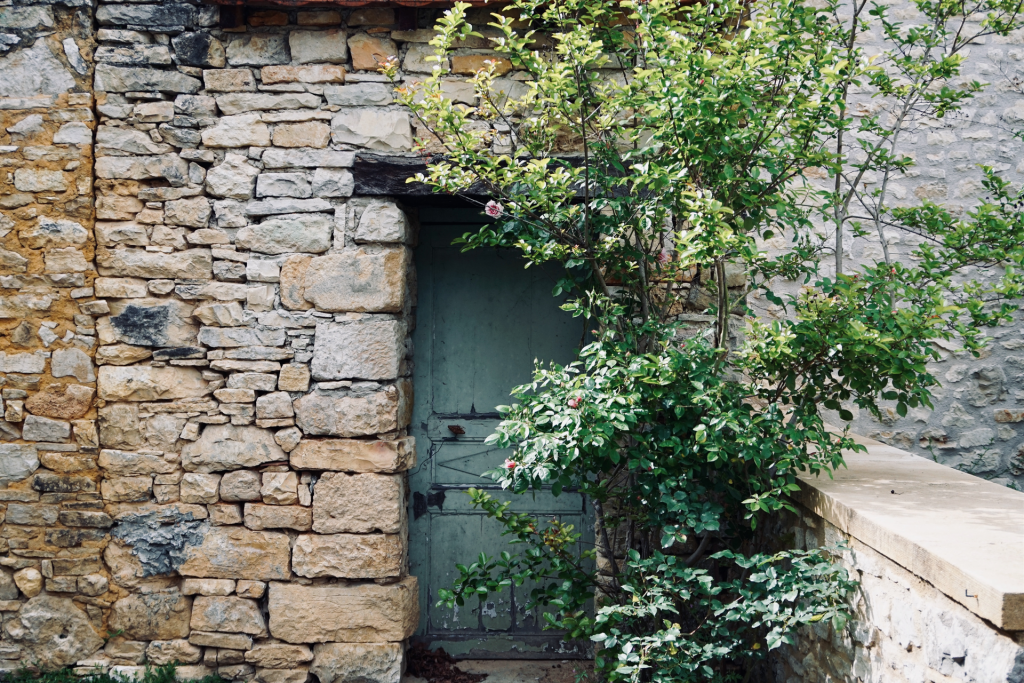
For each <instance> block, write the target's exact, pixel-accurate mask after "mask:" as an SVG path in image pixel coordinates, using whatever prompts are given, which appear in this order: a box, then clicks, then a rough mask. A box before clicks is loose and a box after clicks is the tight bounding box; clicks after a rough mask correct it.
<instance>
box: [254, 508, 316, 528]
mask: <svg viewBox="0 0 1024 683" xmlns="http://www.w3.org/2000/svg"><path fill="white" fill-rule="evenodd" d="M244 524H245V526H246V528H249V529H253V530H255V531H261V530H263V529H294V530H295V531H309V530H310V529H312V528H313V511H312V509H311V508H307V507H302V506H301V505H261V504H259V503H246V504H245V521H244Z"/></svg>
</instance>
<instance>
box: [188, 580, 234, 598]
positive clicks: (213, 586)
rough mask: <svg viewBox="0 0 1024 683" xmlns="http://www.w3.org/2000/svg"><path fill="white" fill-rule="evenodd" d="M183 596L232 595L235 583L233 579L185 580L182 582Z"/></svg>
mask: <svg viewBox="0 0 1024 683" xmlns="http://www.w3.org/2000/svg"><path fill="white" fill-rule="evenodd" d="M181 592H182V594H183V595H231V594H232V593H234V592H235V582H234V581H233V580H231V579H185V580H184V581H182V582H181Z"/></svg>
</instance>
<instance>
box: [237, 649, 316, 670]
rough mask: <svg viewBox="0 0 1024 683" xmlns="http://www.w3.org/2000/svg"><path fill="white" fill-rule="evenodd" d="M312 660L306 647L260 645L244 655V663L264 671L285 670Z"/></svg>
mask: <svg viewBox="0 0 1024 683" xmlns="http://www.w3.org/2000/svg"><path fill="white" fill-rule="evenodd" d="M312 660H313V652H312V650H310V649H309V647H308V646H306V645H287V644H285V643H260V644H258V645H256V646H255V647H253V648H252V649H251V650H249V651H248V652H246V653H245V661H246V662H248V663H249V664H254V665H256V666H258V667H261V668H265V669H286V668H288V667H289V666H294V665H295V664H305V663H306V662H310V661H312Z"/></svg>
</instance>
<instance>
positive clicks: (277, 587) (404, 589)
mask: <svg viewBox="0 0 1024 683" xmlns="http://www.w3.org/2000/svg"><path fill="white" fill-rule="evenodd" d="M269 609H270V633H271V635H273V636H274V637H275V638H278V639H279V640H283V641H285V642H286V643H326V642H342V643H344V642H349V643H382V642H398V641H401V640H404V639H406V638H408V637H409V636H411V635H412V633H413V631H415V630H416V626H417V625H418V624H419V589H418V587H417V582H416V578H415V577H413V576H408V577H406V578H404V579H403V580H401V581H399V582H397V583H393V584H389V585H386V586H378V585H376V584H357V585H348V586H344V585H319V586H301V585H298V584H288V583H277V582H275V583H272V584H270V598H269Z"/></svg>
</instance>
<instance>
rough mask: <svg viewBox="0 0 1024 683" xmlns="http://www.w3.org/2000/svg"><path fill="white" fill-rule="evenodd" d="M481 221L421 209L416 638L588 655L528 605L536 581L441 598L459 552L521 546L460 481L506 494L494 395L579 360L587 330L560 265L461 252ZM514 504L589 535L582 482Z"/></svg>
mask: <svg viewBox="0 0 1024 683" xmlns="http://www.w3.org/2000/svg"><path fill="white" fill-rule="evenodd" d="M483 220H484V219H483V217H482V216H481V215H480V214H478V213H476V212H473V211H470V210H450V209H449V210H437V209H434V210H424V211H422V212H421V215H420V221H421V230H420V246H419V247H418V248H417V251H416V270H417V280H418V290H419V297H418V304H417V311H416V330H415V333H414V335H413V344H414V358H415V364H414V371H413V379H414V382H415V396H416V399H415V405H414V409H413V420H412V422H413V425H412V433H413V435H414V436H415V437H416V448H417V453H418V454H419V461H420V462H419V465H418V466H417V467H416V469H415V470H414V471H413V472H412V473H411V475H410V486H411V493H412V495H411V496H410V509H409V519H410V528H409V531H410V534H409V536H410V553H409V557H410V565H411V566H410V571H411V573H412V574H413V575H415V576H418V577H419V580H420V607H421V612H420V614H421V617H420V627H419V630H418V632H417V637H416V639H417V640H420V641H423V642H426V643H427V644H428V645H429V646H430V647H432V648H433V647H438V646H443V647H444V648H445V650H447V651H448V652H449V653H450V654H452V655H455V656H472V657H496V658H505V657H533V658H541V657H562V658H565V657H572V656H583V655H585V654H586V653H585V652H584V648H586V644H585V643H584V644H577V643H566V642H563V641H562V640H561V638H560V637H559V634H558V633H556V632H552V631H544V630H543V628H542V627H543V621H542V619H541V617H540V615H539V614H537V613H536V611H530V612H527V611H526V610H525V609H524V605H525V602H526V596H527V594H528V592H529V590H530V588H531V586H523V587H520V588H516V589H510V590H506V591H505V592H503V593H502V594H500V595H492V596H490V597H488V598H487V599H486V600H485V601H484V602H483V604H469V603H467V605H466V606H465V607H463V608H459V609H455V610H451V609H447V608H445V607H437V606H436V605H435V603H436V602H437V589H438V588H443V587H450V586H451V584H452V580H453V579H454V578H455V576H457V574H458V572H457V570H456V569H455V564H456V563H463V564H469V563H471V562H473V561H474V559H475V558H476V556H477V555H479V553H481V552H485V553H487V554H488V555H496V554H498V553H499V552H501V551H502V550H508V551H510V552H515V551H516V550H517V549H518V548H521V546H510V545H509V544H508V540H507V539H506V538H503V537H502V536H501V535H500V527H499V525H498V524H497V523H495V522H493V521H491V520H488V519H487V518H486V517H485V516H484V515H482V514H480V513H478V512H476V511H474V510H473V509H472V507H471V505H470V504H469V497H468V496H467V495H466V493H465V490H466V489H467V488H470V487H475V488H485V489H490V490H491V492H492V494H493V495H495V496H496V497H498V498H500V499H502V500H507V499H508V498H509V496H508V494H506V493H504V492H502V491H501V489H500V487H498V486H496V485H495V484H494V483H493V482H492V481H491V480H490V479H484V478H481V477H480V475H481V474H482V473H483V472H486V471H488V470H491V469H494V468H495V467H498V466H499V465H501V463H502V462H504V460H505V458H506V457H508V455H509V453H508V452H507V451H504V450H498V449H495V448H492V447H490V446H487V445H486V444H484V439H485V438H486V437H487V436H488V435H489V434H490V433H492V432H493V431H494V427H495V426H496V425H497V423H498V419H497V413H496V411H495V406H498V405H502V404H507V403H509V402H510V401H511V398H510V396H509V390H510V389H511V388H512V387H514V386H516V385H518V384H523V383H525V382H526V381H528V380H529V379H530V376H531V372H532V370H533V360H534V358H539V359H541V360H544V361H547V360H554V361H557V362H563V363H564V362H568V361H570V360H572V358H573V355H574V352H575V350H576V348H577V347H578V346H579V343H580V337H581V332H582V329H583V328H582V324H581V322H580V321H579V320H578V319H573V318H572V317H571V316H569V315H568V314H566V313H565V312H564V311H561V310H560V309H559V308H558V306H557V302H556V300H555V299H554V298H553V297H552V296H551V290H552V286H553V285H554V283H555V281H556V279H557V277H558V272H557V270H552V269H539V268H535V267H531V268H529V269H525V270H524V268H523V265H524V262H523V261H522V260H521V259H520V258H519V257H518V256H517V255H516V254H515V253H513V252H511V251H505V250H496V249H486V250H483V249H482V250H474V251H471V252H467V253H462V252H461V250H460V248H458V247H454V246H452V239H454V238H455V237H457V236H459V235H462V234H464V233H465V232H467V231H470V230H474V229H476V228H479V226H480V225H481V224H482V222H483ZM449 425H452V426H456V425H457V428H456V430H455V431H458V428H461V429H462V430H463V431H464V433H461V434H455V433H453V431H452V430H450V429H449V428H448V427H449ZM514 506H515V510H517V511H520V512H529V513H532V514H537V515H541V516H543V517H545V518H551V517H556V518H558V519H560V520H562V521H565V522H568V523H571V524H574V525H576V528H577V529H581V530H584V532H585V535H584V537H583V538H582V539H581V542H582V543H587V544H592V543H593V538H592V536H593V534H592V528H593V522H592V519H591V517H590V514H589V511H588V506H587V505H586V503H585V501H584V500H583V497H582V496H581V495H579V494H577V493H573V492H565V493H563V494H562V495H560V496H558V497H555V496H553V495H551V494H550V493H546V492H540V493H538V494H537V495H535V496H517V497H515V502H514ZM474 602H475V603H476V602H477V601H474Z"/></svg>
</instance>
